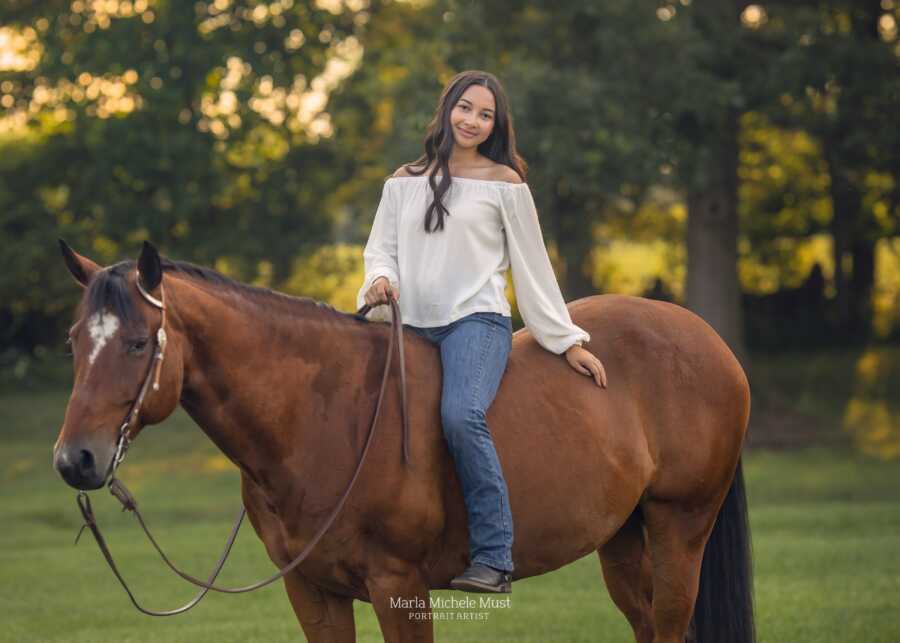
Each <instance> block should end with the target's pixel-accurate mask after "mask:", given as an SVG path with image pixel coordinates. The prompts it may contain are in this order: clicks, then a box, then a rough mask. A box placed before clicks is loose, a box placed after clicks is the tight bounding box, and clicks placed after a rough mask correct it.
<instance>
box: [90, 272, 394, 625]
mask: <svg viewBox="0 0 900 643" xmlns="http://www.w3.org/2000/svg"><path fill="white" fill-rule="evenodd" d="M136 284H137V288H138V291H139V292H140V293H141V296H142V297H143V298H144V299H145V300H146V301H147V302H148V303H150V304H151V305H152V306H154V307H156V308H158V309H159V310H160V313H161V322H160V327H159V330H158V331H157V332H156V338H155V340H156V341H155V343H154V350H153V355H152V357H151V359H150V364H149V365H148V367H147V375H146V377H145V378H144V382H143V384H142V385H141V388H140V391H139V392H138V396H137V397H136V398H135V400H134V402H133V403H132V406H131V408H130V409H129V410H128V413H127V414H126V415H125V419H124V420H123V421H122V425H121V426H120V427H119V436H118V440H117V443H116V453H115V456H114V457H113V460H112V462H111V463H110V466H109V470H108V471H107V473H106V477H105V479H104V483H105V484H107V486H108V487H109V491H110V493H111V494H112V495H113V496H114V497H115V498H116V499H117V500H118V501H119V502H120V503H121V504H122V510H123V511H126V510H127V511H131V512H132V513H133V514H134V516H135V517H136V518H137V520H138V523H139V524H140V525H141V528H142V529H143V531H144V533H145V534H146V535H147V538H148V539H149V540H150V543H151V544H152V545H153V547H154V549H156V551H157V552H158V553H159V555H160V557H161V558H162V560H163V562H164V563H165V564H166V565H167V566H168V567H169V568H170V569H171V570H172V571H173V572H175V574H177V575H178V576H180V577H181V578H183V579H184V580H186V581H188V582H189V583H191V584H193V585H196V586H197V587H200V591H199V592H198V593H197V594H196V595H195V596H194V598H192V599H191V600H190V601H188V602H187V603H186V604H184V605H182V606H181V607H178V608H176V609H172V610H166V611H158V610H151V609H147V608H145V607H143V606H142V605H141V604H140V603H139V602H138V601H137V599H136V598H135V596H134V594H133V593H132V591H131V589H130V588H129V587H128V584H127V583H126V582H125V579H124V578H123V577H122V574H121V573H120V572H119V569H118V567H117V566H116V563H115V561H114V560H113V557H112V553H111V552H110V550H109V547H108V546H107V544H106V539H105V538H104V537H103V534H102V533H101V532H100V527H99V526H98V524H97V520H96V518H95V517H94V512H93V509H92V507H91V500H90V497H89V496H88V494H87V493H86V492H84V491H80V492H79V493H78V496H77V498H76V501H77V503H78V508H79V510H80V511H81V515H82V517H83V518H84V524H83V525H82V527H81V530H80V531H79V532H78V537H76V539H75V542H76V543H77V542H78V539H79V538H80V537H81V534H82V532H83V531H84V529H85V528H87V529H89V530H90V531H91V534H93V536H94V540H96V541H97V546H98V547H99V548H100V552H101V553H102V554H103V557H104V558H105V559H106V562H107V563H108V564H109V567H110V569H111V570H112V572H113V574H114V575H115V577H116V578H117V579H118V581H119V583H120V584H121V585H122V587H123V588H124V590H125V592H126V593H127V594H128V598H129V599H131V602H132V604H133V605H134V606H135V608H136V609H137V610H138V611H140V612H142V613H144V614H147V615H149V616H174V615H176V614H182V613H184V612H186V611H188V610H189V609H191V608H193V607H194V606H195V605H197V603H199V602H200V601H201V600H202V599H203V597H204V596H206V594H207V592H209V591H210V590H212V591H215V592H224V593H227V594H241V593H244V592H252V591H254V590H257V589H260V588H262V587H265V586H266V585H269V584H271V583H274V582H275V581H277V580H278V579H280V578H282V577H283V576H285V575H286V574H288V573H290V572H291V571H292V570H294V569H295V568H296V567H297V566H298V565H300V563H302V562H303V561H304V560H305V559H306V558H307V557H308V556H309V554H310V552H312V550H313V548H314V547H315V546H316V545H317V544H318V543H319V541H320V540H321V539H322V537H323V536H324V535H325V533H326V532H327V531H328V530H329V529H330V528H331V526H332V525H333V524H334V522H335V520H336V519H337V516H338V514H339V513H340V511H341V509H342V508H343V506H344V504H345V503H346V501H347V498H349V496H350V492H351V491H352V489H353V487H354V485H355V483H356V480H357V478H358V477H359V474H360V472H361V471H362V467H363V463H364V462H365V460H366V455H367V454H368V452H369V447H370V446H371V445H372V441H373V438H374V437H375V427H376V426H377V424H378V418H379V416H380V414H381V407H382V402H383V400H384V392H385V389H386V388H387V381H388V377H389V374H390V368H391V357H392V355H393V353H394V344H395V343H396V344H397V348H398V353H399V359H400V396H401V404H402V406H401V410H402V416H403V417H402V422H403V462H404V464H406V465H407V466H408V465H409V462H410V460H409V413H408V405H407V399H406V361H405V359H404V355H403V323H402V320H401V317H400V307H399V305H398V304H397V302H396V301H395V300H393V299H390V301H389V303H390V306H391V313H392V321H391V336H390V341H389V344H388V352H387V359H386V360H385V366H384V375H383V376H382V380H381V388H380V390H379V392H378V401H377V403H376V405H375V414H374V415H373V417H372V422H371V424H370V425H369V432H368V436H367V438H366V442H365V445H364V446H363V450H362V454H361V455H360V457H359V462H358V463H357V465H356V470H355V471H354V473H353V477H352V478H351V479H350V482H349V483H348V484H347V489H346V490H345V491H344V494H343V495H342V496H341V498H340V500H338V502H337V504H336V505H335V507H334V509H332V511H331V513H330V514H329V516H328V518H327V519H326V520H325V522H324V523H322V525H321V526H320V527H319V529H318V530H317V531H316V533H315V535H313V537H312V539H311V540H310V541H309V542H308V543H307V544H306V546H305V547H304V548H303V550H302V551H301V552H300V553H299V554H297V556H296V557H295V558H294V559H293V560H291V561H290V562H289V563H288V564H287V565H285V566H284V567H281V568H280V569H279V570H278V571H277V572H276V573H275V574H273V575H272V576H270V577H268V578H266V579H263V580H261V581H259V582H256V583H253V584H251V585H246V586H244V587H218V586H216V585H214V584H213V583H214V582H215V580H216V578H217V577H218V575H219V572H221V571H222V568H223V567H224V566H225V561H226V560H227V558H228V554H229V553H230V552H231V548H232V546H233V545H234V541H235V539H236V538H237V534H238V531H239V530H240V528H241V524H242V523H243V520H244V516H245V515H246V513H247V510H246V508H245V507H243V506H242V507H241V510H240V512H239V513H238V516H237V518H236V519H235V523H234V526H233V527H232V529H231V533H230V534H229V536H228V539H227V540H226V542H225V547H224V550H223V551H222V555H221V556H220V557H219V560H218V562H217V563H216V565H215V566H214V568H213V570H212V572H210V574H209V576H208V578H207V580H205V581H204V580H201V579H199V578H196V577H194V576H192V575H190V574H188V573H186V572H183V571H182V570H181V569H179V568H178V567H177V566H176V565H175V564H174V563H173V562H172V561H171V560H170V559H169V557H168V556H166V554H165V553H164V552H163V550H162V548H161V547H160V546H159V544H158V543H157V542H156V539H155V538H154V537H153V535H152V534H151V533H150V529H149V528H148V527H147V524H146V522H145V521H144V518H143V516H142V515H141V513H140V511H138V508H137V500H135V498H134V496H133V495H132V494H131V492H130V491H128V489H127V488H126V487H125V485H124V484H123V483H122V482H121V481H120V480H119V479H118V478H116V475H115V474H116V470H117V469H118V468H119V465H120V464H121V463H122V461H123V460H124V459H125V454H126V452H127V451H128V447H129V446H130V445H131V442H132V440H133V436H132V434H131V428H132V426H133V425H134V424H135V421H136V420H137V418H138V416H139V415H140V411H141V406H142V405H143V403H144V398H145V397H146V395H147V393H148V391H149V389H150V386H151V382H152V386H153V390H154V391H158V390H159V378H160V372H161V370H162V363H163V360H164V359H165V350H166V344H167V337H166V330H165V326H166V304H165V291H164V289H163V285H162V282H160V298H159V299H156V298H155V297H153V296H152V295H150V293H148V292H147V291H146V290H145V289H144V287H143V285H142V284H141V276H140V273H138V275H137V279H136ZM370 309H371V306H369V305H368V304H367V305H365V306H363V307H362V308H360V309H359V310H358V311H357V312H356V317H357V318H358V319H361V320H364V321H366V318H365V315H366V313H368V312H369V310H370Z"/></svg>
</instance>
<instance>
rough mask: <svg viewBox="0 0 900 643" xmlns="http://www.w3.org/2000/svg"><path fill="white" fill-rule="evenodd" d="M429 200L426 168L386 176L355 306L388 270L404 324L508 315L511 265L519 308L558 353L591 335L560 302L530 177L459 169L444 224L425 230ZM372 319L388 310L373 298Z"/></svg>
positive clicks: (538, 336) (426, 324) (425, 324)
mask: <svg viewBox="0 0 900 643" xmlns="http://www.w3.org/2000/svg"><path fill="white" fill-rule="evenodd" d="M431 201H432V191H431V186H429V184H428V177H427V176H403V177H391V178H389V179H388V180H387V181H386V182H385V184H384V188H383V190H382V194H381V202H380V203H379V204H378V210H377V211H376V213H375V221H374V222H373V224H372V231H371V233H370V234H369V239H368V242H367V243H366V247H365V250H364V252H363V258H364V261H365V279H364V281H363V285H362V288H360V290H359V294H358V295H357V307H362V305H363V304H364V303H365V293H366V292H367V291H368V289H369V287H370V286H371V285H372V283H373V282H374V281H375V280H376V279H377V278H378V277H387V278H388V280H389V281H390V282H391V284H392V285H393V286H394V287H395V288H397V289H398V290H399V293H400V300H399V302H398V303H399V305H400V312H401V314H402V316H403V322H404V323H405V324H409V325H412V326H418V327H428V328H430V327H435V326H444V325H447V324H450V323H451V322H453V321H456V320H457V319H460V318H461V317H465V316H466V315H469V314H471V313H475V312H494V313H500V314H502V315H506V316H507V317H508V316H510V315H511V310H510V305H509V301H508V300H507V298H506V293H505V289H506V278H505V273H506V271H507V270H508V269H509V268H510V267H512V278H513V288H514V291H515V293H516V302H517V304H518V306H519V312H520V313H521V314H522V320H523V321H524V322H525V325H526V326H527V327H528V329H529V330H530V331H531V333H532V334H533V335H534V338H535V339H536V340H537V342H538V343H539V344H540V345H541V346H543V347H544V348H546V349H547V350H548V351H550V352H552V353H557V354H561V353H564V352H565V351H566V349H568V348H569V347H570V346H572V345H573V344H576V343H579V344H580V343H583V342H587V341H590V335H589V334H588V333H587V332H586V331H585V330H583V329H582V328H579V327H578V326H576V325H575V324H574V323H572V318H571V317H570V315H569V311H568V309H567V308H566V304H565V302H564V301H563V297H562V293H561V292H560V290H559V284H558V283H557V281H556V276H555V275H554V274H553V267H552V266H551V264H550V258H549V257H548V256H547V248H546V246H545V245H544V239H543V237H542V236H541V227H540V223H539V222H538V215H537V210H536V208H535V205H534V199H533V198H532V196H531V190H530V189H529V187H528V184H527V183H509V182H506V181H487V180H482V179H467V178H460V177H453V182H452V184H451V186H450V189H449V190H448V191H447V193H446V194H445V195H444V205H445V206H446V207H447V210H448V211H449V212H450V215H449V216H445V217H444V229H443V230H438V231H435V232H431V233H426V232H425V211H426V209H427V208H428V205H429V204H430V203H431ZM368 318H369V319H373V320H380V321H387V320H389V319H390V309H389V307H388V306H385V305H381V306H376V307H375V308H374V309H373V310H372V311H370V312H369V314H368Z"/></svg>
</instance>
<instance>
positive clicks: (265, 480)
mask: <svg viewBox="0 0 900 643" xmlns="http://www.w3.org/2000/svg"><path fill="white" fill-rule="evenodd" d="M172 281H173V282H175V283H174V285H175V288H169V289H167V291H166V292H167V295H168V294H169V292H170V290H171V291H173V292H172V295H173V296H172V297H171V299H170V301H171V306H170V308H171V314H172V316H173V318H174V319H173V325H175V324H177V325H178V326H180V328H177V329H176V330H177V331H180V333H181V339H182V340H183V351H182V355H183V359H184V380H183V386H182V395H181V404H182V406H183V407H184V409H185V410H186V411H187V412H188V414H189V415H191V417H192V418H193V419H194V420H195V421H196V422H197V424H198V425H199V426H200V427H201V428H202V429H203V430H204V432H205V433H206V434H207V435H208V436H209V437H210V439H212V441H213V442H214V443H215V444H216V445H217V446H218V447H219V449H221V451H222V452H223V453H224V454H225V455H226V456H227V457H228V458H229V459H230V460H232V461H233V462H234V463H235V464H237V465H238V466H239V467H240V468H241V470H242V471H243V472H244V473H245V474H247V475H248V476H249V477H250V478H251V479H252V480H254V481H255V482H256V483H257V484H258V485H260V486H261V487H262V488H263V489H271V490H275V489H278V490H282V491H285V490H288V492H289V490H290V488H291V487H292V486H293V485H295V484H297V483H298V482H299V480H298V471H300V472H303V471H304V469H305V468H306V466H305V465H308V464H310V456H311V455H314V456H316V457H317V459H319V461H320V462H321V461H323V460H321V458H322V457H324V458H326V459H325V460H324V461H325V462H327V461H328V459H327V458H328V457H329V454H328V453H323V452H322V450H323V449H326V450H327V449H328V448H329V446H328V444H323V443H326V442H331V443H334V442H336V441H334V440H331V441H327V440H323V439H322V432H323V431H325V430H327V431H330V432H335V431H342V429H343V427H341V426H340V423H341V422H342V421H343V422H345V423H347V422H350V421H352V418H351V417H350V414H347V413H346V409H347V404H349V403H351V399H352V396H353V395H356V394H358V392H359V391H360V390H361V388H362V387H361V384H362V382H360V381H358V380H359V379H360V377H361V376H362V375H364V369H353V368H343V369H339V368H338V365H343V366H345V367H346V366H349V365H351V364H352V359H353V355H354V354H355V355H359V354H361V353H362V352H363V350H362V349H361V347H360V344H361V342H363V341H364V335H365V333H367V332H372V331H371V329H369V328H368V326H369V325H368V324H363V323H360V322H357V321H355V320H353V319H350V318H342V317H340V315H338V314H336V313H335V312H334V311H329V310H326V309H322V308H321V307H319V306H318V305H317V304H316V303H315V302H313V301H311V300H310V301H303V300H293V301H289V300H287V299H285V300H283V301H277V300H274V299H273V302H265V301H251V300H250V298H248V297H243V296H242V295H241V294H239V293H235V292H230V291H226V290H221V291H220V290H217V288H216V286H214V285H208V284H198V283H195V282H193V281H192V280H190V279H177V280H172ZM267 303H268V304H269V305H267ZM340 396H347V403H345V404H336V403H335V401H334V400H335V398H336V397H340ZM341 409H343V411H344V413H340V410H341ZM338 442H339V441H338ZM335 457H337V456H336V455H335ZM307 470H311V467H310V468H308V469H307Z"/></svg>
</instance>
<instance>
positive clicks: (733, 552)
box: [689, 460, 756, 643]
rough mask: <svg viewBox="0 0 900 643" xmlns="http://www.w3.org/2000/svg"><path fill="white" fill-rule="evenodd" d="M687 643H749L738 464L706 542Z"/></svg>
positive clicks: (745, 525)
mask: <svg viewBox="0 0 900 643" xmlns="http://www.w3.org/2000/svg"><path fill="white" fill-rule="evenodd" d="M691 631H692V633H693V635H692V636H691V637H689V640H690V641H692V642H693V643H722V642H723V641H728V643H754V641H755V640H756V632H755V628H754V626H753V574H752V566H751V556H750V524H749V520H748V519H747V496H746V494H745V492H744V474H743V470H742V467H741V462H740V460H739V461H738V465H737V469H736V470H735V472H734V479H733V480H732V481H731V487H730V488H729V489H728V495H727V496H726V498H725V502H724V503H723V504H722V508H721V509H720V510H719V516H718V518H717V519H716V524H715V526H714V527H713V530H712V534H710V537H709V541H708V542H707V543H706V551H705V553H704V554H703V566H702V567H701V569H700V590H699V592H698V593H697V602H696V604H695V606H694V617H693V621H692V623H691Z"/></svg>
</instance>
